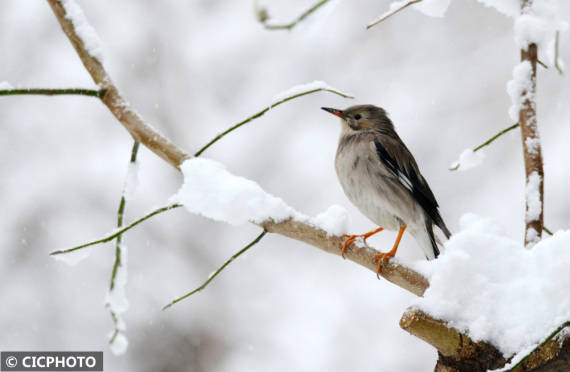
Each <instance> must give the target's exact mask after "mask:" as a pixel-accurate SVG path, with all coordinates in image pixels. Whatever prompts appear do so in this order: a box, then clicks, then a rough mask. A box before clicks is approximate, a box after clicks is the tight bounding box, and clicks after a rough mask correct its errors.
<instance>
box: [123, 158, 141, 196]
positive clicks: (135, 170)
mask: <svg viewBox="0 0 570 372" xmlns="http://www.w3.org/2000/svg"><path fill="white" fill-rule="evenodd" d="M139 164H140V163H139V162H138V161H136V162H134V163H133V162H130V163H129V168H128V170H127V177H126V178H125V187H124V189H123V196H124V197H125V200H127V201H128V200H131V199H132V198H133V196H134V195H135V192H136V191H137V187H138V184H139V168H140V166H139Z"/></svg>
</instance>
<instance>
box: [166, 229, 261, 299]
mask: <svg viewBox="0 0 570 372" xmlns="http://www.w3.org/2000/svg"><path fill="white" fill-rule="evenodd" d="M265 234H267V231H265V230H263V232H262V233H261V234H259V236H258V237H257V238H255V239H254V240H253V241H252V242H251V243H249V244H248V245H246V246H245V247H243V248H242V249H240V250H239V251H238V252H237V253H235V254H234V255H233V256H231V257H230V259H229V260H227V261H226V262H225V263H224V264H223V265H222V266H220V267H219V268H218V269H217V270H216V271H214V273H213V274H211V275H210V276H209V277H208V279H207V280H206V281H205V282H204V283H202V285H201V286H199V287H198V288H196V289H194V290H193V291H191V292H188V293H186V294H185V295H184V296H182V297H178V298H177V299H175V300H173V301H172V302H170V303H169V304H167V305H165V306H164V307H163V308H162V310H166V309H168V308H169V307H171V306H172V305H174V304H175V303H177V302H180V301H182V300H184V299H185V298H188V297H190V296H192V295H193V294H194V293H196V292H200V291H201V290H202V289H204V288H206V287H207V286H208V284H210V282H211V281H212V280H214V278H215V277H216V276H218V274H220V273H221V272H222V270H224V269H225V268H226V266H228V265H229V264H231V263H232V262H233V261H234V260H235V259H236V258H238V257H239V256H240V255H241V254H243V253H244V252H246V251H247V250H248V249H250V248H251V247H253V246H254V245H256V244H257V243H259V241H260V240H261V239H262V238H263V237H264V236H265Z"/></svg>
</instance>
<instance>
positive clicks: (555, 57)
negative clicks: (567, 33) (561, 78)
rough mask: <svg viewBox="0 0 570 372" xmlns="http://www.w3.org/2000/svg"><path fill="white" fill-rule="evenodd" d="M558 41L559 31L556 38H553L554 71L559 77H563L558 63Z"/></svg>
mask: <svg viewBox="0 0 570 372" xmlns="http://www.w3.org/2000/svg"><path fill="white" fill-rule="evenodd" d="M559 39H560V31H556V36H555V38H554V67H555V68H556V70H558V73H559V74H560V75H564V71H563V70H562V67H561V66H560V64H559V63H558V53H559V50H558V46H559Z"/></svg>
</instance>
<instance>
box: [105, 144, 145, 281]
mask: <svg viewBox="0 0 570 372" xmlns="http://www.w3.org/2000/svg"><path fill="white" fill-rule="evenodd" d="M139 145H140V142H138V141H135V142H134V143H133V148H132V150H131V160H130V163H131V165H132V164H134V163H136V162H137V153H138V151H139ZM127 182H128V181H127ZM125 191H126V190H123V194H122V195H121V202H120V203H119V210H118V212H117V228H119V229H120V228H121V227H123V216H124V214H125V204H126V202H127V200H126V198H125ZM122 236H123V234H122V233H121V234H119V235H117V243H116V244H115V263H114V265H113V272H112V273H111V286H110V290H111V291H112V290H113V288H115V277H116V276H117V270H119V266H121V238H122Z"/></svg>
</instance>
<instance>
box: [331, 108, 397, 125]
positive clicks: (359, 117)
mask: <svg viewBox="0 0 570 372" xmlns="http://www.w3.org/2000/svg"><path fill="white" fill-rule="evenodd" d="M321 108H322V109H323V110H325V111H327V112H330V113H331V114H333V115H336V116H338V117H339V118H341V119H342V126H343V131H344V130H348V131H363V130H379V131H394V126H393V124H392V121H391V120H390V119H389V118H388V115H387V114H386V111H385V110H384V109H383V108H381V107H376V106H374V105H358V106H351V107H349V108H347V109H346V110H339V109H334V108H330V107H321Z"/></svg>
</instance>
